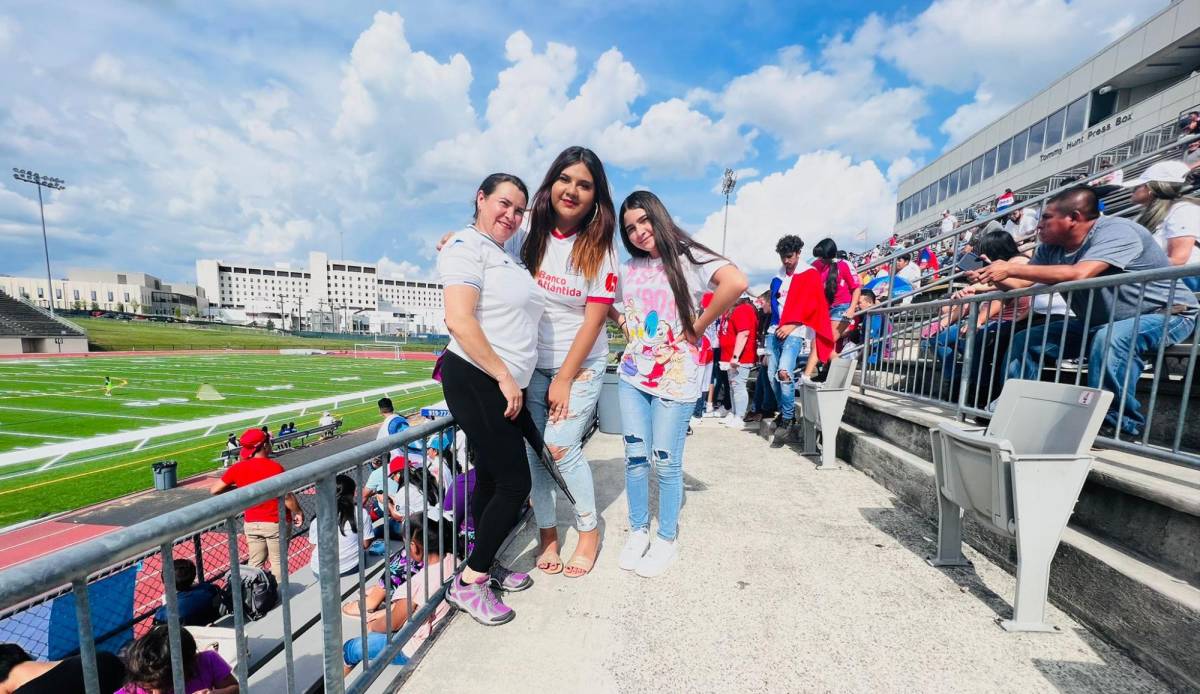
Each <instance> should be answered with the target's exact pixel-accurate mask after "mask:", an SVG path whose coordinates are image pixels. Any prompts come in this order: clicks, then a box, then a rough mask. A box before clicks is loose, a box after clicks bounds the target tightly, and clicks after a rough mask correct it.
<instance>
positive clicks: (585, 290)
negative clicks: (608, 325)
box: [536, 231, 617, 369]
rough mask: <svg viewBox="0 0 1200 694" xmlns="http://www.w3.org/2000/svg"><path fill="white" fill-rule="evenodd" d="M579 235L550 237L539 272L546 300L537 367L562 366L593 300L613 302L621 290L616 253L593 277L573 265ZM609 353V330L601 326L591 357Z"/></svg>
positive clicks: (540, 323) (540, 330)
mask: <svg viewBox="0 0 1200 694" xmlns="http://www.w3.org/2000/svg"><path fill="white" fill-rule="evenodd" d="M574 247H575V235H574V234H572V235H571V236H563V235H561V234H559V233H558V232H557V231H555V232H553V233H552V234H550V238H549V239H547V240H546V254H545V255H544V256H543V257H542V264H541V267H539V268H538V272H537V278H536V279H537V285H538V287H539V288H541V290H542V291H541V294H542V297H543V299H544V300H545V304H546V311H545V313H543V314H542V319H541V321H540V322H539V323H538V344H537V368H539V369H554V368H558V367H560V366H562V363H563V361H565V360H566V358H567V352H569V351H570V350H571V343H573V342H574V341H575V336H576V335H577V334H578V333H579V331H580V329H581V328H583V311H584V308H585V307H586V306H587V304H589V303H601V304H612V303H613V298H614V297H615V296H616V290H617V264H616V259H615V258H614V257H613V255H612V253H609V254H608V255H607V256H605V259H604V262H602V263H601V264H600V269H599V270H598V271H597V272H596V276H595V277H594V278H593V279H591V280H589V279H588V278H586V277H584V275H583V273H582V272H580V271H579V270H577V269H576V268H574V267H572V265H571V250H572V249H573V248H574ZM606 354H608V333H607V331H605V330H601V331H600V334H599V335H598V336H597V337H596V342H595V344H593V345H592V349H591V351H589V352H588V356H587V361H591V360H593V359H598V358H600V357H603V356H605V355H606Z"/></svg>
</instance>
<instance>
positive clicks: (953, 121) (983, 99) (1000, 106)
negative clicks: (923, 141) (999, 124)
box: [940, 87, 1012, 149]
mask: <svg viewBox="0 0 1200 694" xmlns="http://www.w3.org/2000/svg"><path fill="white" fill-rule="evenodd" d="M1011 108H1012V104H1010V103H1007V102H998V101H996V100H995V99H994V98H993V97H992V94H991V92H989V91H987V89H986V88H984V87H980V88H979V89H978V90H976V92H975V99H974V100H973V101H971V102H969V103H966V104H963V105H962V106H959V107H958V108H956V109H955V110H954V113H952V114H950V117H949V118H947V119H946V120H945V121H943V122H942V124H941V126H940V128H941V131H942V132H944V133H946V136H947V140H946V147H945V148H946V149H950V148H951V147H953V146H954V145H956V144H958V143H959V142H962V141H963V140H965V139H967V138H968V137H970V136H972V135H974V134H975V133H977V132H979V131H980V129H982V128H983V127H984V126H986V125H988V124H989V123H991V122H992V121H994V120H996V119H997V118H999V117H1000V116H1003V115H1004V114H1005V113H1007V112H1008V111H1009V109H1011Z"/></svg>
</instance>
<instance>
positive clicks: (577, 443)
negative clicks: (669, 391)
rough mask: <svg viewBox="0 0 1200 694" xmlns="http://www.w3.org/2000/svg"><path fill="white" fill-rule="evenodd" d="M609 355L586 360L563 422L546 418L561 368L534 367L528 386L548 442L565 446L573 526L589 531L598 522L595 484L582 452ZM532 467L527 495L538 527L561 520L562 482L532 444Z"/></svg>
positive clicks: (562, 465) (561, 465)
mask: <svg viewBox="0 0 1200 694" xmlns="http://www.w3.org/2000/svg"><path fill="white" fill-rule="evenodd" d="M604 366H605V358H604V357H600V358H598V359H594V360H592V361H585V362H584V363H583V365H582V366H580V367H579V374H578V375H577V376H575V381H574V382H573V383H572V384H571V403H570V406H569V411H568V412H567V418H566V419H564V420H562V421H560V422H548V421H547V420H548V419H549V404H548V400H549V398H548V396H549V393H550V381H551V380H553V379H554V376H555V374H557V373H558V369H535V370H534V372H533V377H532V378H530V379H529V388H527V389H526V390H525V404H526V407H528V408H529V414H530V416H532V417H533V422H534V424H536V425H537V427H538V429H540V430H541V431H542V438H544V439H545V441H546V445H547V446H553V447H558V448H564V449H566V451H565V452H564V453H563V455H562V458H560V459H559V461H558V471H559V472H560V473H562V476H563V480H564V481H565V482H566V483H567V488H568V489H570V490H571V495H572V496H574V497H575V528H576V529H577V530H579V531H580V532H587V531H589V530H593V529H595V527H596V524H597V519H596V490H595V487H594V485H593V484H592V468H591V466H590V465H588V460H587V458H586V457H584V455H583V441H582V439H583V434H584V432H586V431H587V429H588V427H589V426H591V423H592V420H593V419H594V418H595V416H596V402H597V401H599V400H600V387H601V386H603V385H604ZM525 451H526V453H527V454H528V455H529V471H530V474H531V476H532V478H533V489H532V491H530V493H529V498H530V499H532V501H533V515H534V518H535V519H536V520H537V524H538V527H539V528H553V527H555V526H557V525H558V515H557V513H556V511H555V501H556V496H557V490H558V485H557V484H556V483H555V482H554V479H553V478H552V477H550V473H548V472H546V469H545V468H544V467H542V464H541V462H539V461H538V458H537V457H536V456H535V455H534V454H533V449H532V448H530V447H529V446H528V445H526V446H525Z"/></svg>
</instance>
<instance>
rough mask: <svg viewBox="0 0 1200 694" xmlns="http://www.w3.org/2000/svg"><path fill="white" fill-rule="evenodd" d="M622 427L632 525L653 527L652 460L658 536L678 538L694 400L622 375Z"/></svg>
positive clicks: (642, 528) (634, 529)
mask: <svg viewBox="0 0 1200 694" xmlns="http://www.w3.org/2000/svg"><path fill="white" fill-rule="evenodd" d="M618 395H619V397H620V402H621V428H622V430H623V433H624V438H625V494H626V496H627V497H628V499H629V529H630V530H631V531H636V530H648V529H649V528H650V481H649V477H650V465H651V461H653V464H654V470H655V474H656V476H657V477H658V536H659V537H660V538H662V539H664V540H668V541H670V540H674V539H675V535H676V534H677V533H678V531H679V509H680V507H681V506H682V505H683V444H684V442H685V441H686V440H687V428H688V420H689V419H690V418H691V416H692V409H693V407H694V406H695V400H687V401H676V400H665V399H663V398H659V397H655V396H653V395H650V394H649V393H645V392H642V391H640V390H638V389H637V388H635V387H634V386H632V385H630V384H629V383H627V382H626V381H625V380H624V379H622V380H621V384H620V387H619V389H618Z"/></svg>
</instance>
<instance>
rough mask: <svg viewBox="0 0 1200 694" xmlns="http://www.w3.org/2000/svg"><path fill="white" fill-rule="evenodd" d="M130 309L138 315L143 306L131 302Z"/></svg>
mask: <svg viewBox="0 0 1200 694" xmlns="http://www.w3.org/2000/svg"><path fill="white" fill-rule="evenodd" d="M129 309H130V310H131V311H133V312H134V313H137V312H138V311H140V310H141V309H142V305H141V303H139V302H137V301H131V302H129Z"/></svg>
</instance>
